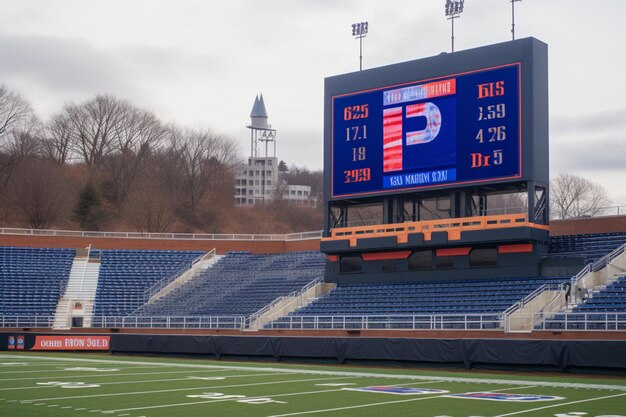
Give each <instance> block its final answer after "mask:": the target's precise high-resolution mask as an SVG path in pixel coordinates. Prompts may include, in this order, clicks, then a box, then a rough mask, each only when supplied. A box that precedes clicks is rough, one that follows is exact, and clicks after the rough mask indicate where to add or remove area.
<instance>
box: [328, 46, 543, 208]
mask: <svg viewBox="0 0 626 417" xmlns="http://www.w3.org/2000/svg"><path fill="white" fill-rule="evenodd" d="M544 52H545V54H544ZM544 55H545V56H544ZM542 89H544V90H545V91H541V90H542ZM543 97H545V100H544V99H543ZM544 102H545V103H544ZM543 107H545V117H543V112H541V109H542V108H543ZM543 132H545V134H543V135H542V133H543ZM542 136H545V137H542ZM534 142H541V143H544V145H542V144H541V143H539V144H534ZM544 148H545V149H544ZM542 152H543V154H544V155H541V153H542ZM547 154H548V152H547V49H546V48H545V44H543V43H541V42H539V41H537V40H535V39H532V38H530V39H524V40H519V41H513V42H507V43H504V44H499V45H493V46H487V47H482V48H477V49H474V50H469V51H463V52H457V53H454V54H442V55H440V56H436V57H432V58H426V59H422V60H417V61H411V62H408V63H402V64H396V65H392V66H388V67H382V68H376V69H373V70H369V71H363V72H358V73H352V74H345V75H341V76H336V77H330V78H327V79H326V91H325V172H326V181H325V187H326V188H325V190H326V196H327V199H328V200H334V199H336V200H341V199H349V198H350V199H351V198H359V197H370V196H377V195H389V194H401V193H408V192H418V191H421V190H426V189H437V188H455V187H463V186H471V185H476V184H489V183H506V182H514V181H524V180H526V181H528V180H533V179H543V177H547ZM526 159H529V160H528V161H526ZM536 162H538V163H536ZM542 164H544V165H545V168H541V167H540V165H542ZM536 165H537V167H538V168H537V169H536Z"/></svg>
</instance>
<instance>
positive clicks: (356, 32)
mask: <svg viewBox="0 0 626 417" xmlns="http://www.w3.org/2000/svg"><path fill="white" fill-rule="evenodd" d="M368 26H369V23H368V22H359V23H353V24H352V36H354V37H355V38H357V39H358V40H359V71H363V38H364V37H366V36H367V32H368Z"/></svg>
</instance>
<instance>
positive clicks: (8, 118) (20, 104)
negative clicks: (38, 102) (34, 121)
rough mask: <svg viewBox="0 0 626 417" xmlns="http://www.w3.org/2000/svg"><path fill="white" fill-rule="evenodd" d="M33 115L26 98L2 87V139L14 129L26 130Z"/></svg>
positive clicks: (0, 89)
mask: <svg viewBox="0 0 626 417" xmlns="http://www.w3.org/2000/svg"><path fill="white" fill-rule="evenodd" d="M32 115H33V109H32V107H31V106H30V103H29V102H28V101H26V99H24V97H22V96H21V95H19V94H17V93H14V92H13V91H11V90H9V89H8V88H7V87H6V86H5V85H4V84H2V85H0V138H2V136H4V135H5V134H6V133H9V132H11V131H12V130H14V129H20V128H25V127H26V126H27V125H28V124H29V122H30V120H31V117H32Z"/></svg>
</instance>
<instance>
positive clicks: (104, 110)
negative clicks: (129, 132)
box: [56, 96, 128, 170]
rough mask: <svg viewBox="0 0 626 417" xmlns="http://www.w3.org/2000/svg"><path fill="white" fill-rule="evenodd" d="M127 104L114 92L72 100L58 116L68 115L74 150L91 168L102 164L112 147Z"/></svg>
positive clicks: (71, 142) (72, 148)
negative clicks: (88, 98)
mask: <svg viewBox="0 0 626 417" xmlns="http://www.w3.org/2000/svg"><path fill="white" fill-rule="evenodd" d="M127 107H128V103H127V102H125V101H120V100H117V99H116V98H114V97H112V96H96V97H95V98H93V99H91V100H89V101H87V102H85V103H83V104H69V105H67V106H65V108H64V110H63V113H62V116H56V117H63V118H66V119H67V120H66V128H67V129H68V133H67V134H68V135H69V143H70V146H71V150H72V151H74V152H75V153H76V154H77V155H78V156H79V157H80V158H81V159H82V160H83V161H84V162H85V164H86V165H87V167H89V169H91V170H93V169H97V168H99V167H100V165H101V163H102V159H103V158H104V156H105V155H107V154H109V153H110V152H111V151H112V149H113V147H112V142H113V140H114V138H115V136H116V129H118V128H119V125H120V119H121V118H122V117H123V116H124V113H125V111H126V108H127Z"/></svg>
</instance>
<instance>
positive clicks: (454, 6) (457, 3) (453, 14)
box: [446, 0, 465, 52]
mask: <svg viewBox="0 0 626 417" xmlns="http://www.w3.org/2000/svg"><path fill="white" fill-rule="evenodd" d="M464 7H465V0H446V16H447V17H448V20H450V21H451V22H452V52H454V19H458V18H459V17H461V13H463V9H464Z"/></svg>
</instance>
